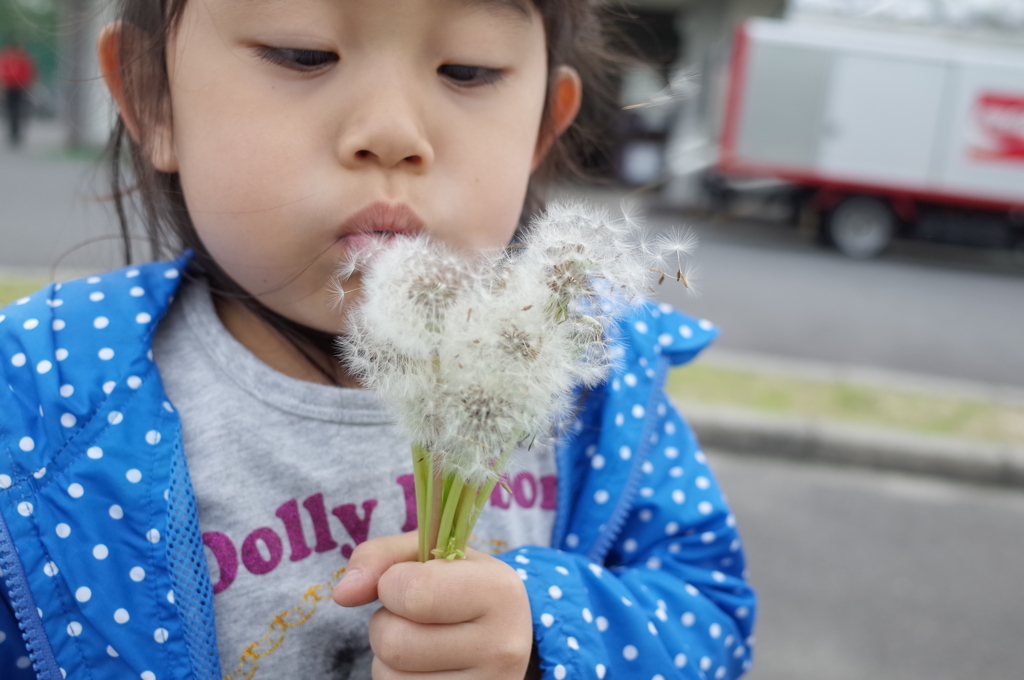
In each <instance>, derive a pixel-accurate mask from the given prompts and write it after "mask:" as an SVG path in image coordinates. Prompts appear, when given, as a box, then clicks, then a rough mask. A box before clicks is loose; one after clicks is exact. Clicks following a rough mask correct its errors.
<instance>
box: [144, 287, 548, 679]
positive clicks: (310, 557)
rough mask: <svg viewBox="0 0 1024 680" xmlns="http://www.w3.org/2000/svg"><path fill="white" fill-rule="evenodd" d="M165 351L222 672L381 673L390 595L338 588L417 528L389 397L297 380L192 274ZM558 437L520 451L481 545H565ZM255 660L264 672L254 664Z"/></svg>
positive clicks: (482, 525)
mask: <svg viewBox="0 0 1024 680" xmlns="http://www.w3.org/2000/svg"><path fill="white" fill-rule="evenodd" d="M154 354H155V358H156V361H157V364H158V365H159V368H160V373H161V376H162V378H163V381H164V384H165V387H166V389H167V394H168V396H170V398H171V401H173V402H174V404H175V406H176V407H177V409H178V411H179V412H180V414H181V418H182V427H183V432H184V446H185V454H186V458H187V460H188V464H189V471H190V473H191V476H192V482H193V485H194V488H195V493H196V499H197V502H198V506H199V525H200V528H201V530H202V532H203V542H204V544H205V545H206V557H207V560H208V561H209V565H210V574H211V578H212V580H213V583H214V593H215V595H214V610H215V615H216V625H217V642H218V646H219V650H220V659H221V666H222V671H223V673H224V675H225V676H233V677H235V678H243V677H246V678H248V677H252V678H256V679H260V678H275V679H276V678H282V677H300V678H332V679H334V678H337V679H339V680H340V679H345V678H353V679H355V678H369V677H370V662H371V661H372V652H370V649H369V642H368V637H367V630H366V627H367V622H368V620H369V617H370V615H371V614H372V613H373V611H374V610H375V609H376V607H377V606H379V605H377V604H376V603H374V604H371V605H367V606H364V607H360V608H357V609H344V608H342V607H339V606H338V605H336V604H335V603H334V602H333V600H331V597H330V589H331V587H332V586H333V585H334V583H336V582H337V579H338V571H339V570H340V569H341V568H342V567H344V565H345V563H346V561H347V558H348V557H349V555H351V551H352V549H353V548H354V547H355V546H356V545H358V544H359V543H362V542H363V541H365V540H367V539H368V538H374V537H377V536H384V535H389V534H396V533H401V532H403V531H409V530H411V529H413V528H414V526H415V514H416V505H415V495H414V491H413V481H412V474H411V473H412V462H411V456H410V449H409V444H408V442H407V441H406V440H405V439H404V437H403V436H402V434H401V433H400V432H399V431H398V429H397V427H396V426H395V424H394V417H393V416H392V415H391V413H390V412H389V411H388V409H387V408H386V407H385V406H384V405H383V404H381V403H380V401H379V400H378V399H377V398H376V395H375V394H374V393H373V392H370V391H367V390H356V389H343V388H338V387H329V386H325V385H319V384H315V383H310V382H305V381H301V380H296V379H294V378H290V377H288V376H286V375H283V374H281V373H278V372H277V371H275V370H273V369H272V368H270V367H269V366H267V365H266V364H264V363H263V362H261V361H260V360H259V359H257V358H256V357H255V356H254V355H253V354H252V353H250V352H249V351H248V350H247V349H246V348H245V347H244V346H242V345H241V344H240V343H239V342H238V341H237V340H235V338H234V337H232V336H231V335H230V333H228V331H227V330H226V329H225V328H224V326H223V324H222V323H221V322H220V320H219V318H218V317H217V314H216V311H215V309H214V306H213V301H212V299H211V297H210V293H209V289H208V287H207V286H206V284H205V283H204V282H202V281H197V282H191V283H186V284H184V286H183V289H182V291H181V292H180V294H179V296H178V299H177V300H175V302H174V304H173V305H172V307H171V309H170V312H169V313H168V316H167V318H166V319H165V320H164V322H163V323H162V324H161V325H160V328H159V329H158V331H157V334H156V338H155V340H154ZM551 451H552V447H551V445H550V443H549V442H545V443H541V442H538V443H537V444H535V445H534V447H533V449H532V450H530V451H520V452H518V453H519V455H518V456H517V458H516V462H517V464H516V470H515V472H513V473H511V474H510V479H509V480H508V483H509V486H510V488H511V489H512V493H511V494H510V493H508V492H507V491H505V490H503V489H502V488H501V487H500V486H499V487H497V488H496V490H495V493H494V494H493V495H492V500H491V503H489V504H488V506H487V508H486V509H485V510H484V512H483V514H482V515H481V517H480V520H479V522H478V524H477V528H476V531H475V535H474V537H473V540H472V541H471V545H472V546H473V547H475V548H477V549H479V550H484V551H486V552H491V553H498V552H504V551H506V550H509V549H511V548H514V547H518V546H520V545H549V544H550V536H551V529H552V525H553V523H554V509H555V492H556V487H557V484H556V479H555V464H554V460H553V455H552V453H551ZM253 670H255V672H254V673H253Z"/></svg>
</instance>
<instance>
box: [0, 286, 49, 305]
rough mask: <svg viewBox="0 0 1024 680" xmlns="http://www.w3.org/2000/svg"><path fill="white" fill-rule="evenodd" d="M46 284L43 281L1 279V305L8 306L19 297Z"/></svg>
mask: <svg viewBox="0 0 1024 680" xmlns="http://www.w3.org/2000/svg"><path fill="white" fill-rule="evenodd" d="M44 285H46V284H45V283H44V282H41V281H2V280H0V307H6V306H7V305H8V304H10V303H12V302H14V301H15V300H17V299H18V298H22V297H25V296H26V295H28V294H29V293H34V292H36V291H37V290H39V289H40V288H42V287H43V286H44Z"/></svg>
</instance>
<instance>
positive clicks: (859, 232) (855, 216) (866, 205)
mask: <svg viewBox="0 0 1024 680" xmlns="http://www.w3.org/2000/svg"><path fill="white" fill-rule="evenodd" d="M827 229H828V237H829V240H830V241H831V242H832V244H833V245H834V246H835V247H836V248H837V249H838V250H839V252H841V253H843V254H844V255H846V256H848V257H852V258H856V259H858V260H866V259H869V258H872V257H875V256H876V255H878V254H879V253H881V252H882V251H883V250H885V249H886V247H888V245H889V243H890V242H891V241H892V237H893V233H894V232H895V231H896V216H895V215H894V214H893V212H892V209H891V208H890V207H889V205H888V203H886V202H885V201H883V200H882V199H879V198H875V197H873V196H851V197H849V198H845V199H843V200H842V201H841V202H840V203H839V205H837V206H836V207H835V208H834V209H833V210H832V213H831V214H830V215H829V218H828V225H827Z"/></svg>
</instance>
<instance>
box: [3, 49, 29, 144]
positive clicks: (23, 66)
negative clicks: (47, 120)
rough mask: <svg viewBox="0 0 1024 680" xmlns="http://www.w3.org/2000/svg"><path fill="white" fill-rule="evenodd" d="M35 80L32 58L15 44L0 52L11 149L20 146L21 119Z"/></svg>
mask: <svg viewBox="0 0 1024 680" xmlns="http://www.w3.org/2000/svg"><path fill="white" fill-rule="evenodd" d="M35 78H36V65H35V62H34V61H33V60H32V56H31V55H30V54H29V53H28V52H26V51H25V50H24V49H22V47H21V45H19V44H18V43H17V42H12V43H10V44H9V45H8V46H7V47H5V48H4V49H3V50H0V83H2V84H3V87H4V90H5V92H6V95H5V97H4V99H5V103H6V111H7V125H8V132H9V134H8V139H9V141H10V145H11V146H12V147H17V146H19V145H20V144H21V138H22V119H23V116H24V115H25V109H26V107H25V104H26V98H27V94H28V89H29V88H30V87H31V86H32V83H33V82H34V81H35Z"/></svg>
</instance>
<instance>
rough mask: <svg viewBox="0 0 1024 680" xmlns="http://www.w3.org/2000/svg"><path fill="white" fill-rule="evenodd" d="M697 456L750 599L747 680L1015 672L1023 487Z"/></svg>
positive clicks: (1022, 605) (933, 679) (921, 679)
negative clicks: (736, 534)
mask: <svg viewBox="0 0 1024 680" xmlns="http://www.w3.org/2000/svg"><path fill="white" fill-rule="evenodd" d="M709 455H710V457H711V459H712V465H713V466H714V468H715V470H716V472H717V473H718V475H719V478H720V480H721V482H722V485H723V487H724V489H725V491H726V493H727V494H728V496H729V499H730V501H731V503H732V506H733V509H734V511H735V513H736V516H737V519H738V522H739V528H740V531H741V532H742V535H743V538H744V542H745V545H746V550H747V556H748V560H749V565H750V573H751V581H752V582H753V584H754V586H755V587H756V588H757V590H758V593H759V596H760V598H761V612H760V616H759V620H758V624H757V628H756V631H755V633H756V638H757V646H756V650H755V653H756V656H755V660H754V669H753V670H752V671H751V673H750V674H749V676H747V677H748V678H749V680H867V679H869V678H870V679H871V680H965V679H966V678H984V679H986V680H1018V679H1019V678H1022V677H1024V644H1022V643H1024V583H1022V581H1021V573H1022V565H1024V492H1021V491H1006V490H999V489H993V488H984V487H973V486H961V485H956V484H952V483H946V482H940V481H932V480H924V479H919V478H913V477H904V476H897V475H891V474H883V473H878V472H869V471H863V470H853V469H839V468H830V467H817V466H813V465H806V464H799V463H791V462H779V461H772V460H766V459H753V458H742V457H734V456H730V455H725V454H717V455H716V454H714V453H711V454H709Z"/></svg>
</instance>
